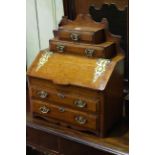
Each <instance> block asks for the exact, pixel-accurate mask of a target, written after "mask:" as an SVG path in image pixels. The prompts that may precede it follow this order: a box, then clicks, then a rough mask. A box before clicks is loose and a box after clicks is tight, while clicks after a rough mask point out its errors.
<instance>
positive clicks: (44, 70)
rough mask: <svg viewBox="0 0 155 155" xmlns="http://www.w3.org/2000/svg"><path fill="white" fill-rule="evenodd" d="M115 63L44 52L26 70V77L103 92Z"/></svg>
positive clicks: (106, 60)
mask: <svg viewBox="0 0 155 155" xmlns="http://www.w3.org/2000/svg"><path fill="white" fill-rule="evenodd" d="M115 62H116V61H113V60H112V61H110V60H108V59H89V58H85V57H80V56H74V55H62V54H59V53H53V52H49V51H48V50H44V51H41V52H39V54H38V56H37V57H36V59H35V60H34V62H33V63H32V65H31V67H30V68H29V70H28V72H27V73H28V75H29V76H32V77H37V78H42V79H46V80H50V81H53V83H56V84H60V85H75V86H81V87H86V88H91V89H96V90H104V89H105V86H106V84H107V82H108V80H109V78H110V75H111V73H112V71H113V69H114V66H115V64H116V63H115Z"/></svg>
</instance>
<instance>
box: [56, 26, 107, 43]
mask: <svg viewBox="0 0 155 155" xmlns="http://www.w3.org/2000/svg"><path fill="white" fill-rule="evenodd" d="M57 34H58V38H59V39H60V40H68V41H74V42H84V43H92V44H99V43H102V42H104V41H105V34H104V30H100V31H98V32H87V31H83V32H81V31H75V30H74V31H73V30H65V29H59V30H58V32H57Z"/></svg>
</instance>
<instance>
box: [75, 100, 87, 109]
mask: <svg viewBox="0 0 155 155" xmlns="http://www.w3.org/2000/svg"><path fill="white" fill-rule="evenodd" d="M74 105H76V106H77V107H78V108H85V107H86V105H87V104H86V102H84V101H83V100H81V99H78V100H75V101H74Z"/></svg>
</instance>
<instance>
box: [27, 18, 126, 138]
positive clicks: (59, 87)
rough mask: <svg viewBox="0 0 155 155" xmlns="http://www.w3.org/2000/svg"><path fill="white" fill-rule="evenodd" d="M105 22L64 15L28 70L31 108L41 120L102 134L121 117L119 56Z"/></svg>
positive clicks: (117, 46)
mask: <svg viewBox="0 0 155 155" xmlns="http://www.w3.org/2000/svg"><path fill="white" fill-rule="evenodd" d="M119 40H120V38H119V37H118V36H115V35H112V34H111V33H110V32H109V30H108V24H107V21H106V20H105V19H104V20H103V21H102V22H101V23H97V22H94V21H93V20H92V19H91V17H90V16H89V15H79V16H78V17H77V18H76V20H75V21H70V20H67V19H63V20H62V21H61V26H60V27H59V29H58V30H55V31H54V39H52V40H50V42H49V48H48V49H45V50H42V51H40V52H39V54H38V55H37V57H36V59H35V60H34V62H33V63H32V65H31V66H30V68H29V69H28V72H27V75H28V83H29V92H30V102H31V112H32V114H33V116H34V117H40V118H43V119H44V120H45V121H48V122H51V123H54V124H57V125H60V126H64V127H66V128H72V129H75V130H78V131H83V132H90V133H93V134H95V135H97V136H100V137H104V136H106V134H107V132H108V131H109V129H111V128H112V126H113V125H114V124H116V123H117V122H118V121H119V120H120V118H121V117H122V107H123V106H122V94H123V70H124V69H123V59H124V55H123V53H122V50H121V48H120V47H119Z"/></svg>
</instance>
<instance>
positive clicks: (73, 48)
mask: <svg viewBox="0 0 155 155" xmlns="http://www.w3.org/2000/svg"><path fill="white" fill-rule="evenodd" d="M49 49H50V51H53V52H58V53H65V54H78V55H82V56H86V57H89V58H105V59H110V58H112V57H113V56H115V54H116V49H115V44H114V43H113V42H104V43H102V44H98V45H93V46H92V45H91V44H82V43H76V44H75V43H73V42H67V41H60V40H57V39H53V40H50V43H49Z"/></svg>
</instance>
